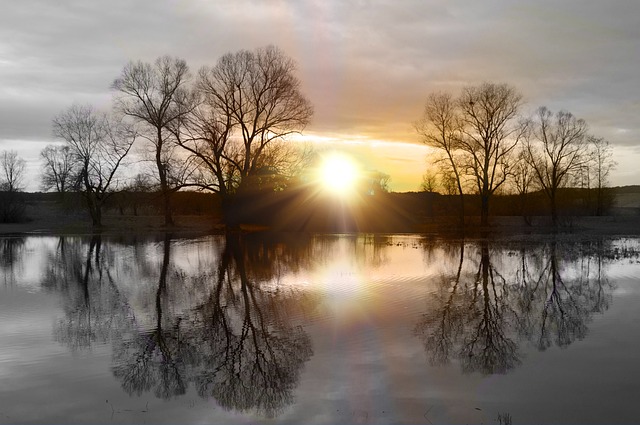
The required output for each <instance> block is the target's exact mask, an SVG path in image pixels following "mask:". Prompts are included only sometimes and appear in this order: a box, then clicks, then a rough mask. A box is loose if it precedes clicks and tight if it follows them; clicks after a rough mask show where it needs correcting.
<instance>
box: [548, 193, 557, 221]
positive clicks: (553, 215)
mask: <svg viewBox="0 0 640 425" xmlns="http://www.w3.org/2000/svg"><path fill="white" fill-rule="evenodd" d="M549 201H550V202H551V223H553V227H558V205H557V203H556V194H555V192H552V193H551V196H550V197H549Z"/></svg>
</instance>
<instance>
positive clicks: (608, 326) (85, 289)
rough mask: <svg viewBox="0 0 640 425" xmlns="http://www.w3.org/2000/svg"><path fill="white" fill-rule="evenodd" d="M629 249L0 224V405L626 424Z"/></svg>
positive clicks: (40, 414)
mask: <svg viewBox="0 0 640 425" xmlns="http://www.w3.org/2000/svg"><path fill="white" fill-rule="evenodd" d="M639 249H640V240H638V239H599V240H573V241H567V240H562V239H553V238H548V239H544V240H539V241H534V242H532V241H529V242H517V241H486V240H484V241H483V240H467V241H460V240H454V241H451V240H442V239H437V238H427V237H421V236H406V235H396V236H380V235H357V236H356V235H320V236H318V235H316V236H300V235H279V236H268V237H267V236H264V235H263V236H261V235H251V236H244V237H240V236H231V237H224V236H210V237H202V238H191V239H185V238H177V237H172V236H171V235H159V236H156V237H144V238H143V237H133V236H131V237H113V236H111V237H107V236H103V237H97V236H93V237H92V236H86V237H81V236H74V237H35V236H33V237H24V238H2V239H0V423H174V424H177V423H181V424H182V423H185V424H186V423H256V422H267V423H320V424H324V423H420V424H424V423H432V424H437V423H450V424H452V423H485V424H487V423H499V422H502V423H505V422H506V421H511V422H512V423H514V424H525V423H530V424H533V423H538V424H539V423H580V424H584V423H638V422H640V404H639V403H638V400H640V361H639V359H640V338H639V336H640V260H639V257H638V252H639ZM499 417H500V419H499Z"/></svg>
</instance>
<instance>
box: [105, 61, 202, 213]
mask: <svg viewBox="0 0 640 425" xmlns="http://www.w3.org/2000/svg"><path fill="white" fill-rule="evenodd" d="M189 81H190V74H189V68H188V66H187V63H186V62H185V61H184V60H182V59H178V58H172V57H170V56H162V57H160V58H158V59H157V60H156V61H155V63H154V64H150V63H144V62H141V61H138V62H129V63H128V64H127V65H126V66H125V67H124V69H123V70H122V73H121V74H120V77H119V78H117V79H116V80H115V81H114V82H113V84H112V87H113V88H114V89H115V90H117V91H118V92H120V96H119V97H118V99H117V101H116V107H117V108H118V109H119V110H120V111H122V112H123V113H124V114H125V115H127V116H129V117H132V118H133V119H134V120H135V121H137V122H139V123H142V124H144V125H145V126H146V127H147V130H148V131H146V132H144V133H143V134H142V136H143V137H144V138H146V139H147V140H148V141H149V142H150V143H151V145H152V146H153V155H154V161H155V164H156V168H157V170H158V178H159V182H160V190H161V192H162V196H163V199H164V215H165V224H166V225H172V224H173V217H172V215H171V193H173V192H175V191H176V190H178V189H180V187H181V180H182V178H183V177H184V174H185V171H184V168H183V166H184V165H185V164H184V163H183V162H182V161H180V160H176V153H175V150H174V148H175V143H174V142H175V141H174V140H173V139H172V132H171V131H170V130H169V126H172V125H176V123H177V122H178V121H179V120H181V119H182V118H183V117H184V116H185V115H186V114H188V113H190V112H191V111H192V110H193V109H194V108H195V106H196V104H197V99H196V98H195V97H194V93H193V92H192V91H190V90H189V89H188V87H187V85H188V84H189Z"/></svg>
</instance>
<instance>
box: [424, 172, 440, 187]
mask: <svg viewBox="0 0 640 425" xmlns="http://www.w3.org/2000/svg"><path fill="white" fill-rule="evenodd" d="M437 187H438V178H437V177H436V175H435V174H434V173H433V172H431V171H427V172H426V173H424V174H423V175H422V182H421V183H420V190H422V191H424V192H435V191H436V188H437Z"/></svg>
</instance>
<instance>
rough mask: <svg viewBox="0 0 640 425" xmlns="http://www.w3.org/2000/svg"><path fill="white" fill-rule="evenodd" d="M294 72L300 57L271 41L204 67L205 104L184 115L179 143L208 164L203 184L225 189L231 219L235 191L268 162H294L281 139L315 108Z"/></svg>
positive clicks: (201, 85) (282, 164) (304, 121)
mask: <svg viewBox="0 0 640 425" xmlns="http://www.w3.org/2000/svg"><path fill="white" fill-rule="evenodd" d="M294 72H295V63H294V62H293V61H292V60H291V59H290V58H288V57H287V56H286V55H285V54H284V53H283V52H282V51H281V50H279V49H278V48H276V47H273V46H269V47H266V48H260V49H257V50H255V51H246V50H242V51H239V52H237V53H227V54H226V55H224V56H222V57H221V58H220V60H219V61H218V63H217V64H216V65H215V66H214V67H211V68H208V67H205V68H202V69H201V71H200V73H199V79H198V84H197V86H198V90H199V92H200V93H201V94H202V97H203V100H204V102H203V103H204V104H203V106H202V107H200V108H199V109H198V110H197V111H196V113H195V114H193V115H192V116H191V117H190V118H191V119H190V120H184V121H183V124H185V125H184V126H183V127H181V128H180V131H182V132H183V133H182V136H181V142H180V144H181V145H182V147H184V148H185V149H186V150H187V151H189V152H190V153H191V154H192V155H193V156H194V157H195V158H196V159H197V161H198V162H199V164H200V165H201V167H202V169H203V170H206V174H202V175H201V180H200V182H199V185H200V186H201V187H203V188H206V189H209V190H212V191H215V192H218V193H220V194H221V195H222V199H223V204H224V208H225V217H226V219H227V223H228V224H232V225H233V223H231V221H233V217H234V215H235V214H234V213H233V200H232V197H233V195H234V194H235V193H237V192H238V191H241V190H242V189H243V188H246V187H248V186H250V185H251V182H252V181H253V179H252V177H254V176H256V175H258V174H260V173H261V172H262V171H264V170H265V167H271V168H274V169H282V168H283V167H285V166H288V164H290V160H291V156H289V155H282V154H281V153H282V146H284V145H283V144H281V143H282V142H283V141H285V140H286V138H287V136H289V135H291V134H293V133H299V132H300V131H302V129H304V127H305V126H306V125H307V124H308V122H309V120H310V118H311V115H312V114H313V109H312V107H311V104H310V102H309V101H308V100H307V99H306V98H305V97H304V96H303V95H302V93H301V92H300V82H299V80H298V79H297V78H296V77H295V75H294ZM174 133H176V134H178V131H175V130H174ZM303 157H304V156H303ZM294 161H299V159H294Z"/></svg>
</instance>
